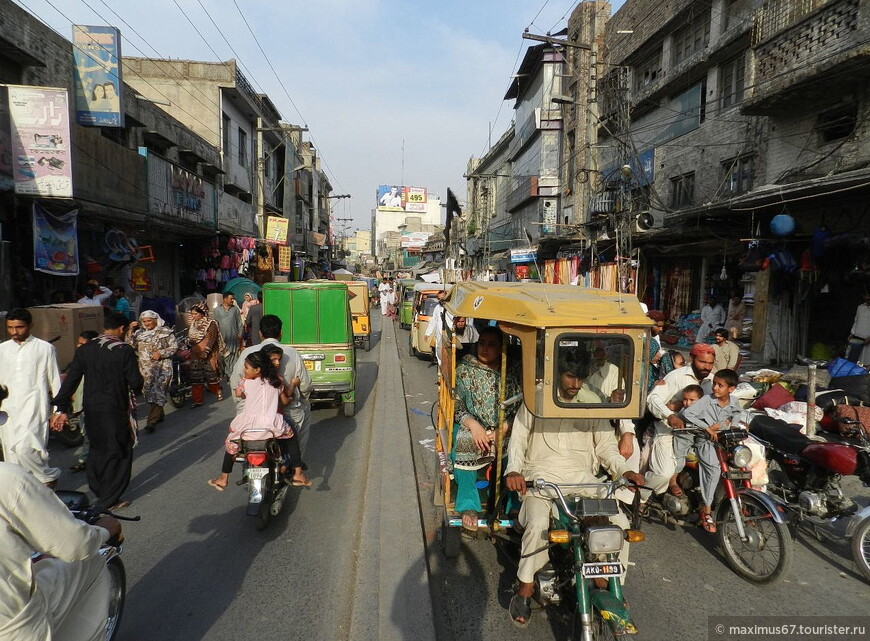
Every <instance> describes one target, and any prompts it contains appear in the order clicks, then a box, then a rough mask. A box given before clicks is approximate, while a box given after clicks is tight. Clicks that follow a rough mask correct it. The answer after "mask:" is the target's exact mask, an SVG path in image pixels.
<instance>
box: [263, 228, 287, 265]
mask: <svg viewBox="0 0 870 641" xmlns="http://www.w3.org/2000/svg"><path fill="white" fill-rule="evenodd" d="M289 227H290V220H289V219H287V218H282V217H281V216H266V242H267V243H272V244H275V245H286V244H287V231H288V229H289ZM285 271H286V270H285Z"/></svg>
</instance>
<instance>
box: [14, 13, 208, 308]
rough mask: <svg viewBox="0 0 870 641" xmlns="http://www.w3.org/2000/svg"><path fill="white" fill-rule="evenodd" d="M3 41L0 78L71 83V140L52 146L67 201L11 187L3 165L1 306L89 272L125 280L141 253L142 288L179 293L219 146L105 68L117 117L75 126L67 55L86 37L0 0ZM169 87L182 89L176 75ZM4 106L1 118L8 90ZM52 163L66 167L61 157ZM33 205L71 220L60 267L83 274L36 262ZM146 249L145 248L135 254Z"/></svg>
mask: <svg viewBox="0 0 870 641" xmlns="http://www.w3.org/2000/svg"><path fill="white" fill-rule="evenodd" d="M0 43H2V47H0V82H2V83H4V84H8V85H23V86H25V87H37V88H38V87H56V88H61V89H66V90H67V91H68V104H67V106H66V109H68V114H67V115H69V116H70V117H71V118H72V121H71V122H70V125H69V127H70V140H60V139H56V144H57V146H58V148H59V149H60V148H65V149H67V150H68V151H69V153H70V158H71V176H72V198H71V199H70V198H56V197H52V196H50V195H38V196H29V195H23V194H21V193H18V194H16V193H15V192H14V191H13V189H12V179H11V176H10V175H9V174H11V171H10V169H11V168H9V167H7V168H6V170H2V169H0V174H3V175H4V178H5V179H0V223H2V229H3V238H2V243H0V308H8V307H9V306H16V305H31V304H39V303H47V302H49V301H50V300H55V301H58V300H65V299H66V300H69V299H70V298H72V297H73V296H74V293H75V292H76V291H79V292H80V291H81V290H82V289H83V284H84V281H85V280H86V279H88V278H92V277H93V278H97V279H98V280H100V281H102V282H103V283H108V284H117V285H122V286H125V287H126V288H128V289H130V288H131V287H133V283H132V282H131V281H132V279H131V261H132V260H135V259H136V258H137V257H138V258H144V259H146V260H145V262H140V263H138V267H139V268H141V271H140V272H138V274H139V279H138V280H137V282H136V283H135V289H136V290H137V291H139V292H140V293H142V294H144V295H146V296H169V297H172V298H178V297H180V295H181V294H183V293H186V292H185V291H183V287H182V285H181V281H180V278H181V260H182V256H183V254H184V253H185V249H184V247H183V245H184V244H186V243H187V244H189V243H190V242H191V241H194V240H196V239H199V238H207V237H210V236H213V235H214V234H215V231H216V229H217V220H218V213H217V200H218V199H217V193H216V191H217V189H216V179H215V175H216V169H217V168H218V167H219V166H220V154H219V152H218V149H217V148H216V147H215V146H214V145H213V144H211V143H210V141H208V140H206V139H204V138H203V137H202V136H200V135H198V134H197V133H196V132H194V131H191V129H189V128H188V127H186V126H185V125H184V124H183V123H182V122H181V121H180V120H178V119H176V118H174V117H173V116H172V115H170V114H168V113H167V112H165V111H163V110H162V109H160V108H159V107H158V106H157V105H156V104H155V102H153V101H151V100H148V99H146V98H144V97H142V96H141V94H140V93H139V92H137V91H135V90H134V89H133V88H132V87H130V86H129V85H127V84H125V83H124V82H123V81H124V80H126V79H127V76H124V75H123V74H122V75H121V77H120V78H119V77H118V74H117V72H115V73H113V74H112V75H111V76H110V77H111V79H112V82H113V83H114V84H115V85H116V86H120V88H121V89H122V91H120V92H118V93H120V95H121V97H122V98H121V100H120V102H119V110H120V112H122V113H123V115H124V118H123V119H122V123H117V125H120V124H122V125H123V126H111V127H110V126H97V125H93V126H81V125H79V124H77V123H76V122H75V119H74V118H75V112H76V110H75V108H73V106H72V105H73V103H74V96H75V89H76V87H75V85H74V81H73V77H74V74H73V54H74V52H76V51H81V50H82V46H81V45H76V44H73V43H72V42H70V41H69V40H67V39H66V38H64V37H63V36H61V35H59V34H57V33H56V32H55V31H53V30H52V29H51V28H49V27H48V26H46V25H45V24H43V23H42V22H41V21H40V20H38V19H37V18H36V17H34V16H32V15H30V14H29V13H27V12H26V11H24V10H23V9H21V8H20V7H19V6H18V5H16V4H15V3H13V2H11V1H9V0H0ZM173 86H175V88H176V89H178V90H179V91H181V89H180V88H179V86H178V83H174V82H173ZM158 99H159V100H165V99H164V98H158V97H156V96H155V101H156V100H158ZM0 103H2V110H3V112H4V114H6V115H8V113H9V105H8V103H7V96H6V93H5V92H3V98H2V100H0ZM6 126H8V125H6ZM3 134H4V135H3V136H2V138H3V139H2V144H3V145H4V146H8V145H9V144H10V139H9V132H8V130H4V131H3ZM7 151H9V150H8V147H7ZM50 160H51V158H45V159H44V161H50ZM53 167H56V168H57V170H58V171H60V170H63V169H64V168H63V167H62V166H61V165H60V164H58V163H57V162H56V161H55V163H54V165H53ZM7 179H8V180H7ZM37 204H38V205H39V206H41V207H42V208H43V209H45V210H47V211H49V212H50V213H51V214H53V215H55V216H58V217H61V218H63V219H64V220H65V221H75V223H76V225H77V234H76V239H77V248H78V257H79V260H78V263H79V264H78V265H67V266H66V267H68V268H69V269H68V270H67V272H69V273H73V274H74V273H75V272H76V271H78V277H77V278H74V277H70V276H69V275H56V272H52V269H51V266H46V265H42V266H41V267H40V269H34V267H35V264H34V238H33V231H32V230H33V224H32V222H33V217H34V207H35V205H37ZM72 212H75V213H72ZM143 246H144V247H147V250H146V251H145V252H144V253H143V252H140V251H136V248H138V247H143ZM152 258H153V260H152Z"/></svg>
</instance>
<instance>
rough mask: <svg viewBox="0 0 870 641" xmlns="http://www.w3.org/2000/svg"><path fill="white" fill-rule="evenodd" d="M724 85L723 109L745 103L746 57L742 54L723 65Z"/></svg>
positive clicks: (721, 71) (722, 76)
mask: <svg viewBox="0 0 870 641" xmlns="http://www.w3.org/2000/svg"><path fill="white" fill-rule="evenodd" d="M720 73H721V76H720V78H721V84H722V87H721V89H722V109H726V108H728V107H733V106H734V105H736V104H739V103H741V102H743V89H744V86H745V84H744V83H745V74H746V55H745V54H740V55H739V56H737V57H736V58H734V59H733V60H730V61H728V62H726V63H725V64H724V65H722V68H721V70H720Z"/></svg>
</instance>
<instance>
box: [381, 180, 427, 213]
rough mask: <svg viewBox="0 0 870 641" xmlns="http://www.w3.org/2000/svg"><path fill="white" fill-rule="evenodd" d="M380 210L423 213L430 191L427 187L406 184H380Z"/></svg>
mask: <svg viewBox="0 0 870 641" xmlns="http://www.w3.org/2000/svg"><path fill="white" fill-rule="evenodd" d="M377 201H378V203H377V204H378V209H379V210H380V211H406V212H418V213H422V212H425V211H426V204H427V203H428V202H429V192H428V190H427V189H426V188H425V187H405V186H404V185H380V186H379V187H378V191H377Z"/></svg>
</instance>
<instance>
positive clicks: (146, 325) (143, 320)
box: [129, 310, 178, 432]
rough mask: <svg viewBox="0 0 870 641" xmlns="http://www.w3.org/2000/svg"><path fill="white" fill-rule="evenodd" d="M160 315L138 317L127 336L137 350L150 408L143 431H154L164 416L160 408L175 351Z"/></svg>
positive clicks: (140, 315)
mask: <svg viewBox="0 0 870 641" xmlns="http://www.w3.org/2000/svg"><path fill="white" fill-rule="evenodd" d="M165 325H166V323H165V322H164V320H163V319H162V318H160V314H158V313H157V312H154V311H151V310H148V311H144V312H142V313H141V314H139V328H138V329H137V330H136V331H135V332H134V333H133V334H132V335H131V336H130V339H129V343H130V344H131V345H132V346H133V349H135V350H136V358H137V359H138V361H139V371H140V372H141V374H142V378H143V379H145V384H144V386H143V387H142V395H143V396H144V397H145V402H146V403H148V404H149V405H150V408H149V410H148V420H147V421H146V422H145V431H146V432H153V431H154V429H155V428H156V427H157V424H158V423H162V422H163V419H164V418H165V415H164V413H163V406H164V405H166V398H167V395H168V392H169V383H170V381H172V360H171V359H172V356H173V355H174V354H175V352H176V351H178V341H177V340H176V339H175V334H173V333H172V330H171V329H169V328H168V327H166V326H165Z"/></svg>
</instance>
